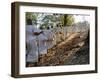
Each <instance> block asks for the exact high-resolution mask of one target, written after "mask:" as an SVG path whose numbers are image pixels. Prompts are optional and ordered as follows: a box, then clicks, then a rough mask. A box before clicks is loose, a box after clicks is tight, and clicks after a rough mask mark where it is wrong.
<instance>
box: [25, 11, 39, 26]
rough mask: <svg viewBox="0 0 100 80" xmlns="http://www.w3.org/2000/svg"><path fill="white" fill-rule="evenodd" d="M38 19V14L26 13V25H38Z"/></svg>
mask: <svg viewBox="0 0 100 80" xmlns="http://www.w3.org/2000/svg"><path fill="white" fill-rule="evenodd" d="M37 17H38V13H32V12H27V13H26V24H27V25H32V23H34V24H36V21H37Z"/></svg>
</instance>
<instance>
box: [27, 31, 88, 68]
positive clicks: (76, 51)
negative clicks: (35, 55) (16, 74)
mask: <svg viewBox="0 0 100 80" xmlns="http://www.w3.org/2000/svg"><path fill="white" fill-rule="evenodd" d="M87 35H88V34H87V33H86V32H81V33H71V34H70V35H69V37H68V38H66V40H64V41H62V42H61V43H59V44H57V45H55V46H54V47H52V48H50V49H48V51H47V54H42V55H40V57H39V62H36V63H27V65H26V66H27V67H34V66H59V65H76V64H77V65H81V64H89V44H88V39H89V38H87Z"/></svg>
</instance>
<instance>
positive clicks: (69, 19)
mask: <svg viewBox="0 0 100 80" xmlns="http://www.w3.org/2000/svg"><path fill="white" fill-rule="evenodd" d="M38 20H40V23H37V21H38ZM26 23H27V24H31V23H32V24H40V28H41V29H48V27H49V26H52V28H54V27H57V25H58V27H59V26H60V27H64V26H71V25H73V24H74V17H73V15H69V14H44V13H32V12H27V13H26Z"/></svg>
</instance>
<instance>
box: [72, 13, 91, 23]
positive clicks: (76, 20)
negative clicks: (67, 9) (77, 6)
mask: <svg viewBox="0 0 100 80" xmlns="http://www.w3.org/2000/svg"><path fill="white" fill-rule="evenodd" d="M74 18H75V23H77V22H80V21H81V22H82V21H88V22H90V16H86V15H83V16H82V15H74Z"/></svg>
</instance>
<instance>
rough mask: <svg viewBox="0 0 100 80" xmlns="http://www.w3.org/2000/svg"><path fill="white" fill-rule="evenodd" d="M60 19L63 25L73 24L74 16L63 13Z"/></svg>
mask: <svg viewBox="0 0 100 80" xmlns="http://www.w3.org/2000/svg"><path fill="white" fill-rule="evenodd" d="M61 21H62V24H63V25H64V26H72V25H73V24H74V17H73V15H69V14H64V15H63V16H62V18H61Z"/></svg>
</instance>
